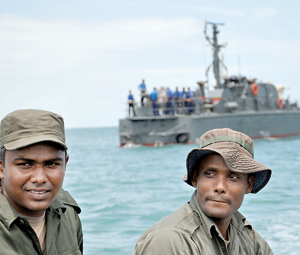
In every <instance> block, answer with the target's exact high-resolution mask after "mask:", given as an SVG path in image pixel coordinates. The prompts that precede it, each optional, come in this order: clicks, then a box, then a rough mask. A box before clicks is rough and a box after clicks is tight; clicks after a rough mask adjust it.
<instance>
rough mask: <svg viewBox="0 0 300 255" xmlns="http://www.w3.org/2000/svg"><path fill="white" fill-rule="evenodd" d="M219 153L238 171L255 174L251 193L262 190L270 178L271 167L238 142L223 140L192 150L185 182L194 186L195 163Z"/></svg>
mask: <svg viewBox="0 0 300 255" xmlns="http://www.w3.org/2000/svg"><path fill="white" fill-rule="evenodd" d="M212 153H217V154H219V155H221V156H222V158H223V159H224V162H225V164H226V165H227V167H228V168H229V169H230V170H231V171H233V172H237V173H243V174H251V173H252V174H253V175H254V176H255V182H254V185H253V189H252V191H251V193H257V192H258V191H260V190H261V189H262V188H263V187H264V186H265V185H266V184H267V183H268V181H269V180H270V177H271V169H269V168H268V167H266V166H264V165H263V164H261V163H259V162H257V161H256V160H254V159H253V158H252V156H251V154H250V153H245V150H244V149H243V148H242V147H241V146H240V145H238V144H236V145H234V146H233V145H232V143H230V144H227V142H223V143H222V146H221V147H220V144H218V145H217V146H216V145H214V144H212V145H209V146H207V147H205V148H201V149H194V150H192V151H191V152H190V153H189V154H188V156H187V160H186V166H187V176H186V179H185V182H186V183H188V184H189V185H191V186H193V184H192V179H193V177H194V172H195V164H196V163H197V161H198V160H201V159H203V157H204V156H206V155H209V154H212Z"/></svg>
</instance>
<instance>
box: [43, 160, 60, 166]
mask: <svg viewBox="0 0 300 255" xmlns="http://www.w3.org/2000/svg"><path fill="white" fill-rule="evenodd" d="M46 165H47V166H59V165H60V163H59V162H53V161H50V162H47V163H46Z"/></svg>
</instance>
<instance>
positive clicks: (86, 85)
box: [0, 0, 300, 128]
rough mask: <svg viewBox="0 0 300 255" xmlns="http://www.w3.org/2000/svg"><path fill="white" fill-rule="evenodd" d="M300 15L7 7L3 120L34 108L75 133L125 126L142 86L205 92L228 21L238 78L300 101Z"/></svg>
mask: <svg viewBox="0 0 300 255" xmlns="http://www.w3.org/2000/svg"><path fill="white" fill-rule="evenodd" d="M299 12H300V2H299V1H296V0H294V1H278V0H277V1H269V0H264V1H258V0H252V1H238V0H226V1H224V0H218V1H213V0H212V1H202V0H197V1H192V0H190V1H189V0H186V1H178V0H152V1H148V0H147V1H143V0H126V1H124V0H86V1H82V0H80V1H79V0H59V1H58V0H51V1H50V0H49V1H48V0H44V1H41V0H39V1H37V0H26V1H23V0H15V1H5V0H0V86H1V99H0V118H1V119H2V118H3V117H4V116H5V115H6V114H8V113H9V112H11V111H13V110H16V109H21V108H34V109H45V110H50V111H54V112H56V113H59V114H61V115H62V116H63V117H64V119H65V123H66V127H67V128H75V127H102V126H118V120H119V119H120V118H123V117H125V116H126V113H127V104H126V101H127V95H128V90H129V89H131V90H132V92H133V94H134V96H135V99H136V100H139V93H138V85H139V83H140V82H141V80H142V79H145V80H146V86H147V89H148V90H149V91H151V90H152V89H153V87H158V86H169V87H170V88H171V89H175V87H176V86H178V87H179V88H182V87H188V86H190V87H191V88H192V89H196V88H197V83H196V82H197V81H201V80H205V79H206V78H205V70H206V68H207V66H208V65H209V64H210V63H211V61H212V52H211V49H210V47H209V45H208V43H207V42H206V41H205V39H204V34H203V30H204V22H205V19H206V20H207V21H211V22H222V23H224V24H225V25H224V26H220V27H219V30H220V34H219V43H226V42H227V46H226V48H223V49H222V51H221V57H222V56H223V57H224V62H225V64H226V66H227V68H228V74H229V75H234V74H238V73H239V72H241V74H243V75H246V76H247V77H249V78H250V77H251V78H258V79H259V80H262V81H266V82H267V81H271V82H273V83H274V84H275V85H284V86H286V87H289V88H290V89H289V90H286V91H285V94H284V95H285V96H290V99H291V100H292V101H295V100H298V101H299V102H298V103H300V84H299V66H300V49H299V45H300V33H299V30H300V16H299ZM207 32H208V33H209V35H211V34H212V28H211V27H208V30H207ZM211 82H213V80H211Z"/></svg>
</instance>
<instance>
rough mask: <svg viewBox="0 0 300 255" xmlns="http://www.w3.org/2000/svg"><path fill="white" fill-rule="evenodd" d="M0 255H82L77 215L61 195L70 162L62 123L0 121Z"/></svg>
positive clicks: (46, 117) (33, 116)
mask: <svg viewBox="0 0 300 255" xmlns="http://www.w3.org/2000/svg"><path fill="white" fill-rule="evenodd" d="M0 139H1V155H0V156H1V160H0V179H1V187H0V190H1V194H0V208H1V209H0V237H1V238H0V247H1V248H0V249H1V252H0V253H1V254H18V255H19V254H20V255H22V254H23V255H43V254H47V255H57V254H70V255H72V254H73V255H78V254H82V253H83V235H82V227H81V222H80V219H79V216H78V214H79V213H80V211H81V209H80V208H79V206H78V205H77V203H76V202H75V200H74V199H73V198H72V197H71V195H70V194H69V193H68V192H67V191H65V190H63V189H62V184H63V180H64V176H65V172H66V166H67V163H68V160H69V155H68V154H67V145H66V142H65V129H64V121H63V118H62V117H61V116H60V115H58V114H55V113H52V112H48V111H42V110H17V111H14V112H12V113H10V114H8V115H7V116H5V117H4V118H3V119H2V121H1V136H0Z"/></svg>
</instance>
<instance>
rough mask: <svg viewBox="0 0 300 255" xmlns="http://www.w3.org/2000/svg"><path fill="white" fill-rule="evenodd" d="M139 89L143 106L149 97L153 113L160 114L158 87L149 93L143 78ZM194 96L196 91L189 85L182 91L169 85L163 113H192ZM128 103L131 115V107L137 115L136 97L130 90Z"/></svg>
mask: <svg viewBox="0 0 300 255" xmlns="http://www.w3.org/2000/svg"><path fill="white" fill-rule="evenodd" d="M139 90H140V92H141V106H142V107H144V106H145V102H144V100H145V98H146V99H149V100H150V101H151V104H152V109H153V114H154V115H155V116H158V115H160V113H159V109H160V104H159V103H158V97H159V93H158V91H157V89H156V88H155V87H154V88H153V91H152V92H151V93H150V94H147V89H146V85H145V80H144V79H143V80H142V82H141V84H140V85H139ZM194 96H195V93H194V92H193V91H192V90H191V89H190V87H188V88H187V90H185V88H184V87H183V89H182V91H179V90H178V87H176V90H175V91H174V92H173V91H172V90H171V89H170V88H169V87H167V90H166V98H165V101H164V106H163V107H162V110H163V114H165V115H173V114H174V113H175V111H177V112H178V113H179V112H180V113H184V114H191V113H192V112H193V111H194V109H193V102H192V100H193V97H194ZM128 105H129V116H130V111H131V109H132V113H133V116H135V115H136V113H135V110H134V98H133V95H132V93H131V91H129V95H128ZM179 108H182V109H184V110H181V111H179V110H178V109H179Z"/></svg>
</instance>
